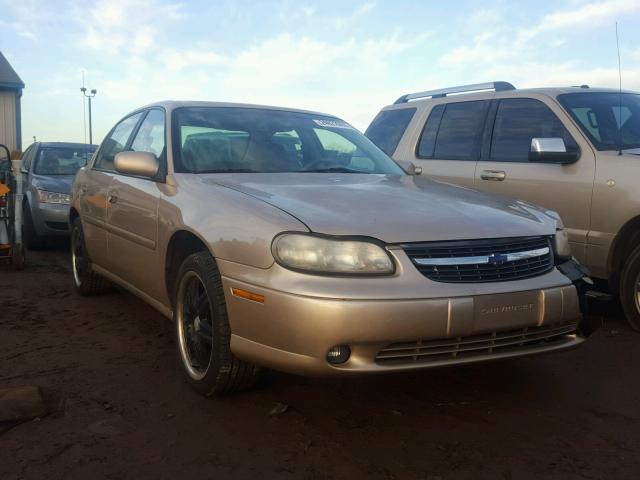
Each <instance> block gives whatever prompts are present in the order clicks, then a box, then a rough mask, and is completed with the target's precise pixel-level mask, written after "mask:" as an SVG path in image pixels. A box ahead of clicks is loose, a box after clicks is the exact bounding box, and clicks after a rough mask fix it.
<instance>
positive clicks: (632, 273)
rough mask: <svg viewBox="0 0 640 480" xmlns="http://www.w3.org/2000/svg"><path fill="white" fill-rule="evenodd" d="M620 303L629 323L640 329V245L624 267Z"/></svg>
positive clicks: (635, 328)
mask: <svg viewBox="0 0 640 480" xmlns="http://www.w3.org/2000/svg"><path fill="white" fill-rule="evenodd" d="M620 303H621V304H622V309H623V310H624V314H625V316H626V318H627V321H628V322H629V325H631V327H632V328H633V329H634V330H637V331H640V247H637V248H636V249H635V250H634V251H633V253H631V255H630V256H629V258H628V259H627V260H626V261H625V262H624V266H623V267H622V274H621V280H620Z"/></svg>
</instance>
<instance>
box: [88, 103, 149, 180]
mask: <svg viewBox="0 0 640 480" xmlns="http://www.w3.org/2000/svg"><path fill="white" fill-rule="evenodd" d="M143 114H144V112H139V113H136V114H135V115H131V116H130V117H127V118H125V119H124V120H122V121H121V122H120V123H119V124H118V125H116V127H115V128H114V129H113V130H112V131H111V133H110V134H109V136H108V137H107V138H106V139H105V140H104V142H102V146H101V147H100V151H99V152H98V156H97V158H96V161H95V163H94V165H93V168H97V169H100V170H108V171H114V166H113V159H114V158H115V156H116V155H117V154H118V153H120V152H122V151H124V149H125V147H126V146H127V142H128V141H129V137H131V133H132V132H133V129H134V128H135V126H136V125H137V124H138V120H140V117H142V115H143Z"/></svg>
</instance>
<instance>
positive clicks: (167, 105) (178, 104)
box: [131, 100, 337, 118]
mask: <svg viewBox="0 0 640 480" xmlns="http://www.w3.org/2000/svg"><path fill="white" fill-rule="evenodd" d="M152 107H160V108H164V109H165V110H166V111H167V112H171V111H172V110H175V109H177V108H183V107H226V108H255V109H257V110H278V111H282V112H293V113H307V114H312V115H322V116H323V117H331V118H337V117H335V116H334V115H329V114H328V113H322V112H316V111H313V110H302V109H298V108H288V107H277V106H273V105H257V104H252V103H233V102H208V101H197V100H191V101H179V100H163V101H159V102H154V103H150V104H149V105H145V106H144V107H140V108H136V109H135V110H133V111H132V112H131V113H135V112H137V111H140V110H144V109H148V108H152Z"/></svg>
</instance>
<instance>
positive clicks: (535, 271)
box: [402, 237, 553, 283]
mask: <svg viewBox="0 0 640 480" xmlns="http://www.w3.org/2000/svg"><path fill="white" fill-rule="evenodd" d="M402 248H403V249H404V251H405V252H406V254H407V255H408V256H409V258H410V259H411V261H412V262H413V264H414V265H415V266H416V268H417V269H418V270H419V271H420V273H422V274H423V275H424V276H425V277H427V278H429V279H431V280H435V281H436V282H448V283H483V282H500V281H504V280H518V279H522V278H531V277H536V276H538V275H542V274H543V273H546V272H548V271H549V270H551V268H552V267H553V252H552V248H551V239H550V238H549V237H519V238H500V239H490V240H462V241H451V242H433V243H422V244H405V245H403V246H402Z"/></svg>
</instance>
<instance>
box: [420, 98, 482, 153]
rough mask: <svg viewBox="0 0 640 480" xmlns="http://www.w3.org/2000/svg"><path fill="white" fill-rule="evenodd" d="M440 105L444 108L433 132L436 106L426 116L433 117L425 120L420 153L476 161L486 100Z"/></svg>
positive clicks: (436, 114)
mask: <svg viewBox="0 0 640 480" xmlns="http://www.w3.org/2000/svg"><path fill="white" fill-rule="evenodd" d="M442 108H443V109H444V111H443V112H442V114H441V115H442V118H441V120H440V124H439V126H438V127H437V131H435V129H436V126H435V122H436V121H437V116H438V114H439V110H436V109H437V107H436V108H434V111H433V112H432V113H431V115H430V116H429V120H431V117H433V118H434V120H433V123H432V122H430V121H429V120H428V121H427V123H426V124H425V131H424V132H423V135H422V138H421V142H420V144H421V145H420V147H422V151H423V153H424V155H421V156H424V157H427V158H437V159H443V160H477V159H478V156H479V155H478V154H479V150H480V149H479V145H480V138H481V136H482V131H483V127H484V120H485V116H486V111H487V101H485V100H478V101H472V102H460V103H447V104H445V105H443V106H442ZM434 132H435V136H434ZM418 152H419V153H420V148H419V150H418Z"/></svg>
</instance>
